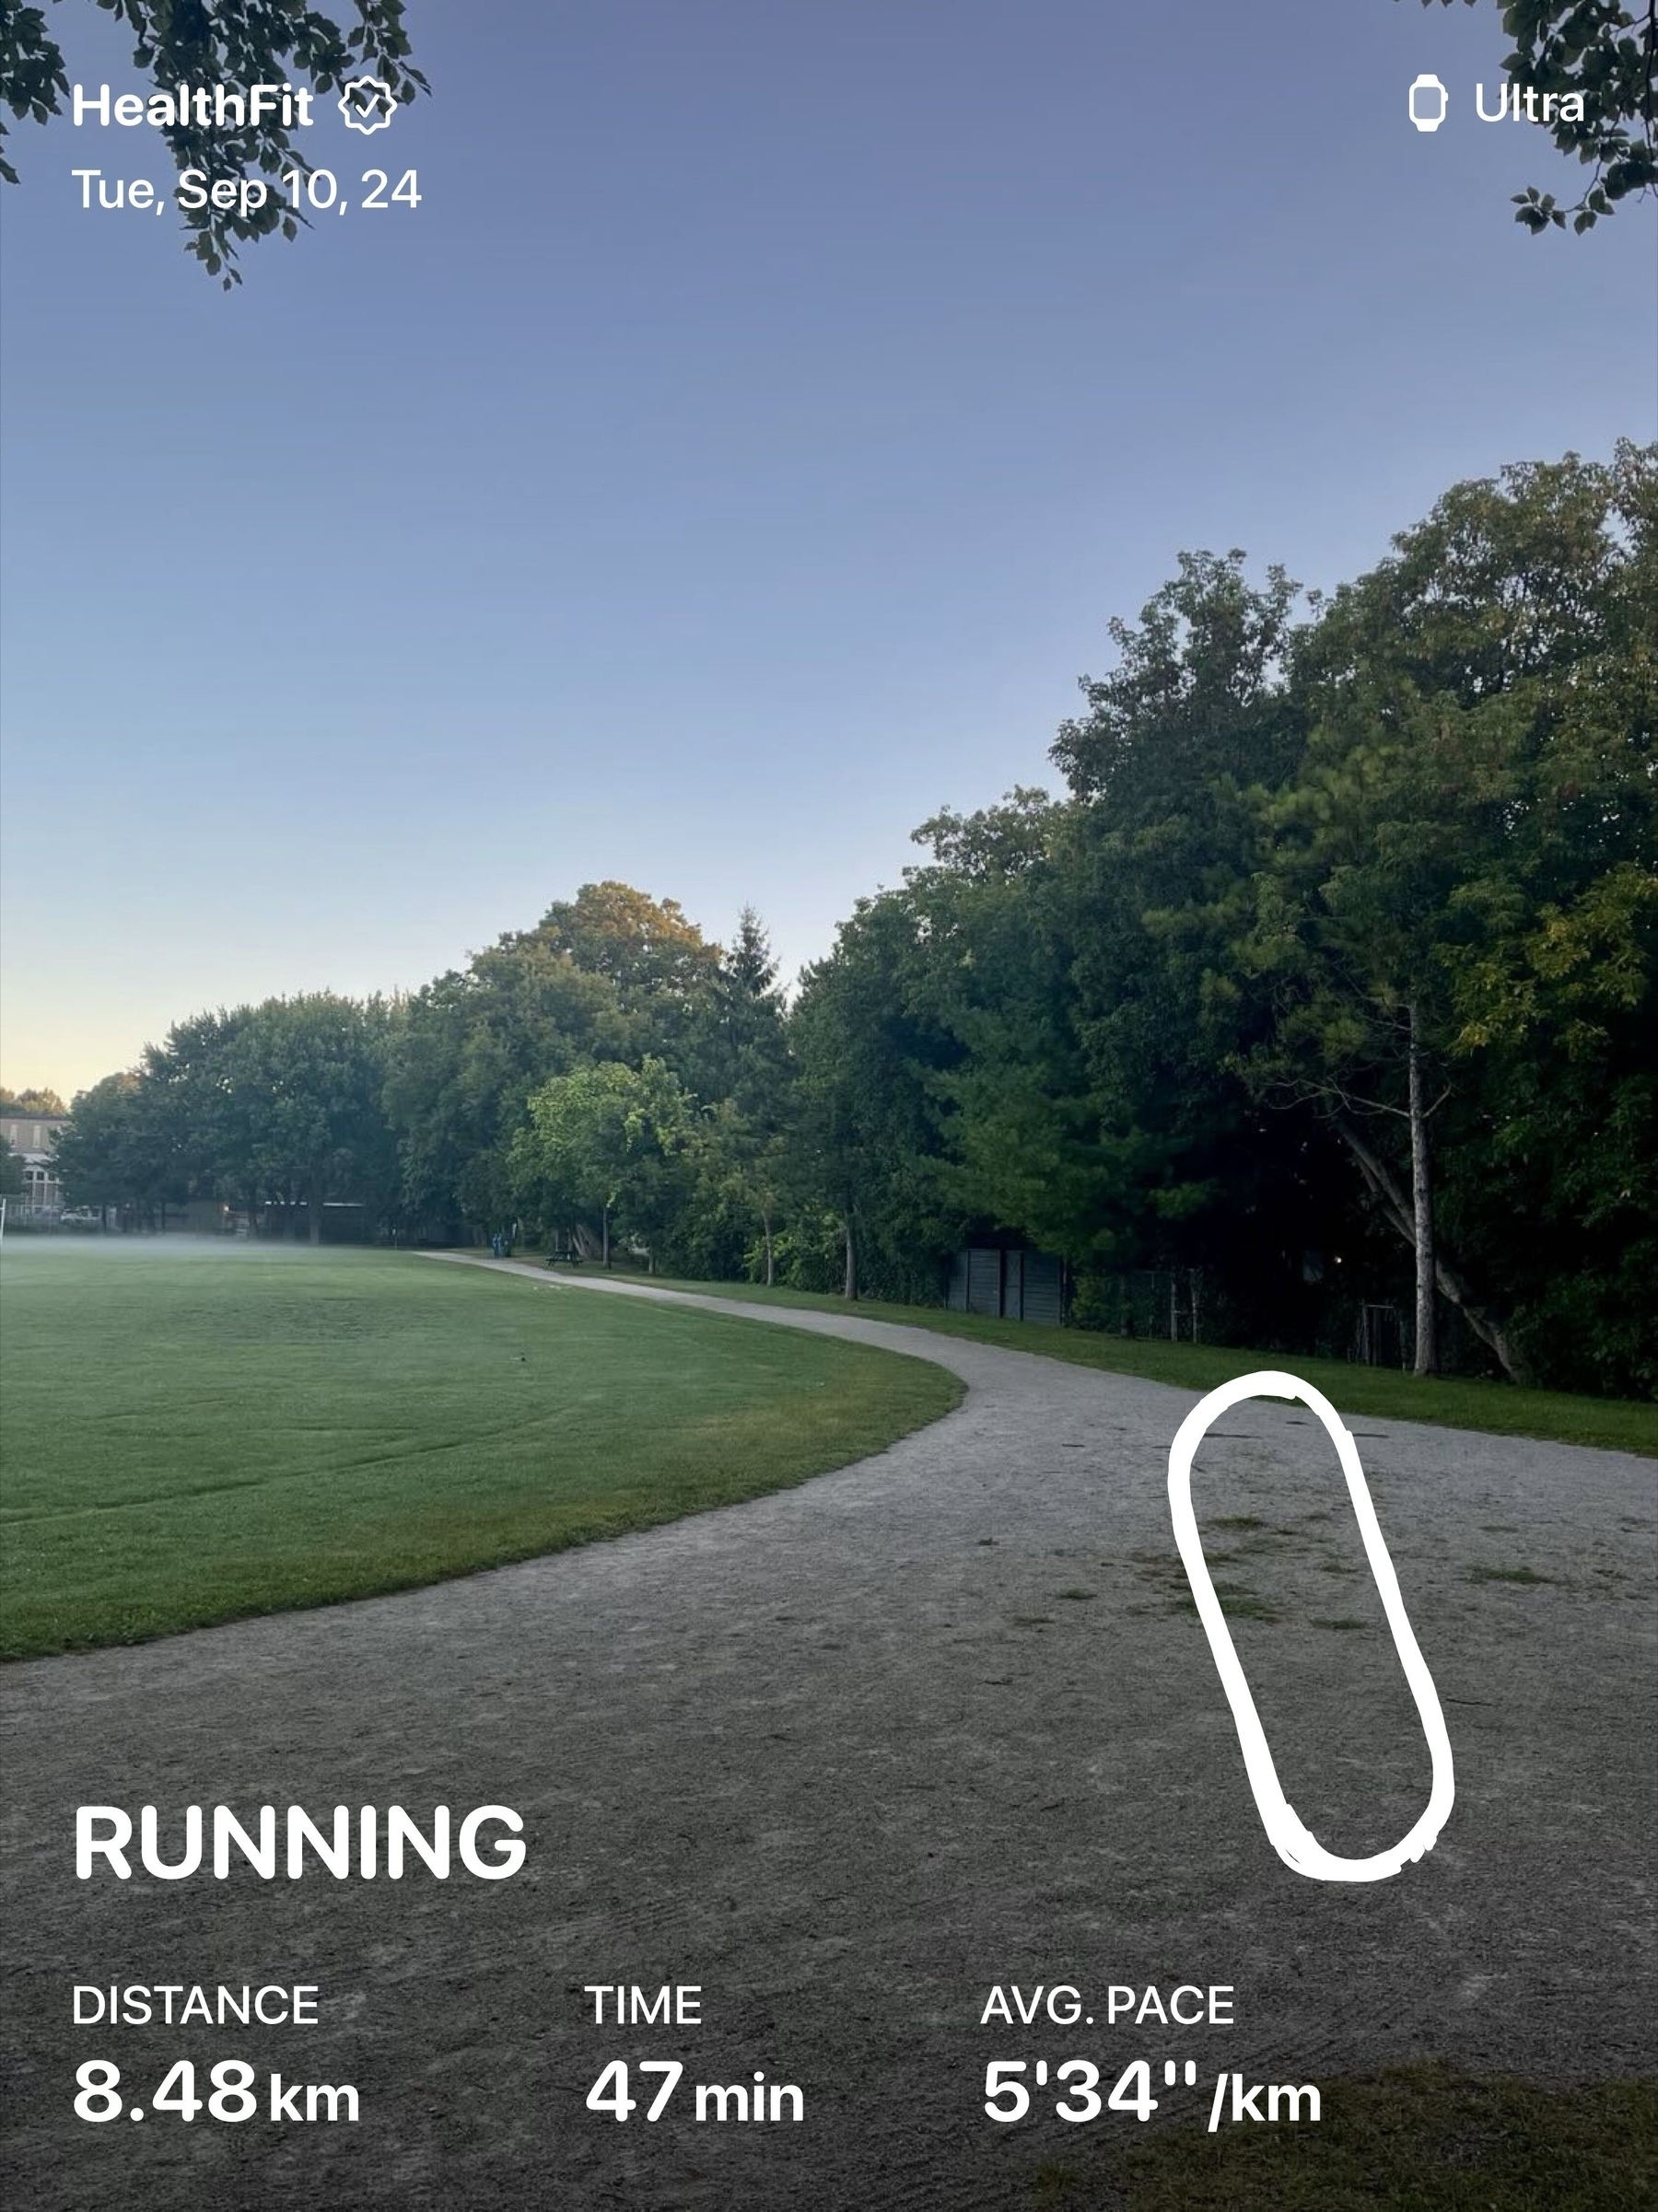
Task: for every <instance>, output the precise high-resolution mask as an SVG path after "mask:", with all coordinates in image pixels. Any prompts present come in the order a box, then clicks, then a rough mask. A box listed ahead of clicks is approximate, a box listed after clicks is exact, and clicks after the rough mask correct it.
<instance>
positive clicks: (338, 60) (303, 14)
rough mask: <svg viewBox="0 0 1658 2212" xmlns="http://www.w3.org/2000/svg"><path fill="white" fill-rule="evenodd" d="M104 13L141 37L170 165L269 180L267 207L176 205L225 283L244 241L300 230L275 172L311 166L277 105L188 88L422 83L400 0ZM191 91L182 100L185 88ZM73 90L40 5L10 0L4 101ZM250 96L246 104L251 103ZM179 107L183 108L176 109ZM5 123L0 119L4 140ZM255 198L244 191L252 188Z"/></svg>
mask: <svg viewBox="0 0 1658 2212" xmlns="http://www.w3.org/2000/svg"><path fill="white" fill-rule="evenodd" d="M97 4H98V6H99V7H100V8H102V9H103V11H104V13H105V14H106V15H111V16H113V17H115V18H116V19H117V21H118V22H121V23H123V24H124V25H125V26H126V28H127V29H129V30H131V31H132V32H133V33H134V37H135V39H136V41H137V42H136V44H135V46H134V50H133V65H134V68H135V69H137V70H139V71H140V72H141V73H142V74H143V76H145V77H146V78H147V79H148V80H149V84H150V87H151V88H152V89H151V92H150V93H149V95H147V96H146V120H148V121H149V122H153V123H156V124H157V125H158V128H159V130H160V134H161V136H162V138H163V139H164V141H165V142H166V145H167V149H168V151H169V154H170V155H171V156H172V158H173V162H174V164H175V166H176V167H177V168H178V169H179V170H180V171H181V172H182V171H183V170H184V169H204V170H205V171H206V172H207V173H208V174H209V175H210V176H212V177H214V178H215V179H219V178H225V177H231V176H237V177H248V176H250V175H251V176H252V177H255V178H258V179H266V180H270V181H269V184H268V186H267V188H266V191H265V197H264V204H263V205H262V206H246V207H244V206H243V205H242V204H238V205H236V206H234V207H230V208H221V207H216V206H215V205H214V204H212V203H211V201H210V202H209V204H207V205H206V206H205V207H204V208H202V209H200V210H197V211H194V212H192V211H191V210H189V209H186V210H184V211H183V215H184V227H185V229H186V230H187V232H189V233H190V239H189V244H188V246H187V248H186V250H187V251H188V252H190V253H193V255H194V256H195V257H196V259H197V260H198V261H199V262H201V263H202V264H203V266H204V268H205V269H206V271H207V273H208V274H209V275H212V276H217V277H219V278H221V280H222V282H223V284H224V286H225V289H226V290H227V291H228V290H229V288H230V286H231V285H235V284H239V283H240V282H241V273H240V271H239V269H238V267H237V265H236V264H237V259H238V253H239V248H240V247H241V246H243V245H245V244H246V243H247V242H248V241H249V240H250V239H261V238H268V237H269V236H270V235H271V233H272V232H273V231H276V230H280V231H281V233H282V235H283V237H284V238H287V239H292V238H297V237H298V227H299V225H300V224H301V223H304V222H305V221H306V220H307V217H306V216H305V215H304V214H303V213H302V212H301V211H300V210H299V209H298V208H296V207H295V206H294V205H293V204H292V202H291V200H290V198H289V195H288V194H287V192H286V190H285V189H284V188H283V187H282V185H281V183H280V181H279V180H280V179H281V178H283V177H284V176H285V175H286V174H287V173H288V172H289V171H290V170H294V169H298V172H299V174H300V175H301V176H302V177H309V175H310V174H311V165H310V163H309V161H308V160H307V158H306V157H305V155H304V153H303V152H302V151H301V150H300V147H299V145H298V142H297V141H296V140H295V138H294V136H293V135H292V132H293V129H294V128H295V127H296V126H295V123H294V122H284V121H283V110H282V108H281V107H280V106H279V105H277V106H274V109H273V111H272V112H271V113H269V114H261V115H260V116H259V117H258V118H257V119H255V118H253V117H251V116H250V115H247V114H246V113H245V112H244V115H243V119H242V120H241V121H239V122H238V121H237V120H236V119H235V115H234V111H231V113H230V114H229V115H228V119H227V120H226V121H225V122H219V121H218V119H217V111H216V106H215V105H214V104H213V103H212V102H211V101H209V103H208V105H207V107H206V109H205V111H202V109H201V108H200V105H199V103H197V102H196V101H195V100H194V99H193V95H194V93H195V92H196V90H197V89H198V88H205V89H206V90H207V91H208V92H209V93H211V92H212V91H213V90H214V89H215V88H216V87H220V86H223V87H225V88H226V89H227V91H230V90H232V89H235V90H239V92H241V93H242V94H244V95H245V93H246V91H247V89H248V87H251V86H253V85H264V86H267V87H270V86H274V87H277V88H278V89H281V88H283V87H300V88H305V89H308V90H309V92H311V93H314V94H317V95H327V94H330V93H337V92H339V91H340V89H341V87H343V86H344V85H345V84H346V83H347V82H348V81H350V80H353V79H356V78H358V77H374V78H377V79H378V80H379V83H381V84H382V85H384V86H385V87H386V88H387V92H388V94H389V96H390V98H391V99H392V100H393V101H395V102H398V103H403V102H406V101H409V100H412V99H414V98H415V96H416V94H417V93H420V92H424V91H426V90H427V89H428V87H427V85H426V79H425V77H424V76H421V74H420V72H419V71H418V70H417V69H415V68H414V67H413V66H412V65H411V64H410V62H409V59H408V56H409V52H410V45H409V40H408V35H407V33H406V32H405V30H404V29H403V16H404V13H405V6H404V0H352V5H353V8H354V11H355V15H356V21H355V22H354V23H352V24H351V25H350V28H349V29H347V28H346V26H345V25H344V24H343V23H341V22H340V21H338V20H336V19H335V17H333V16H331V15H327V14H324V13H323V12H322V10H321V9H320V8H316V7H311V6H307V5H305V0H97ZM181 93H182V94H183V95H185V96H187V97H186V98H185V99H184V100H183V102H182V103H181V99H180V95H181ZM67 99H69V82H68V77H67V75H66V73H65V71H64V55H63V50H62V49H61V47H60V46H59V45H58V43H57V41H56V40H55V39H53V36H52V34H51V31H50V29H49V28H48V23H47V16H46V11H45V9H44V8H43V7H39V6H18V5H16V4H15V0H6V6H5V9H4V22H3V26H0V101H4V103H5V104H6V106H7V107H9V108H10V110H11V111H12V113H13V114H14V115H15V116H17V117H18V119H19V120H31V121H33V122H41V123H43V122H47V121H48V120H49V119H50V118H51V117H52V116H54V115H57V114H60V113H61V112H62V111H63V107H64V102H65V101H66V100H67ZM247 104H251V103H247ZM181 109H182V111H181ZM5 132H6V125H5V124H3V123H0V140H3V139H4V135H5ZM0 177H3V178H4V179H5V180H6V182H7V183H11V184H15V183H16V182H17V181H18V172H17V170H16V169H14V168H13V167H12V166H11V165H10V163H9V162H8V161H6V158H5V157H4V156H3V155H0ZM250 197H251V195H250Z"/></svg>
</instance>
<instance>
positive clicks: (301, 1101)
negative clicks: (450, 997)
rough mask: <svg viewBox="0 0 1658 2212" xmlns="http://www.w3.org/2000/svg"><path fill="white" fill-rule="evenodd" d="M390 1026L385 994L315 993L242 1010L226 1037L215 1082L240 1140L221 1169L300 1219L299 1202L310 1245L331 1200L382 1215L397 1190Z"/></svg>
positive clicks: (229, 1181)
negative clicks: (386, 1092) (389, 1122)
mask: <svg viewBox="0 0 1658 2212" xmlns="http://www.w3.org/2000/svg"><path fill="white" fill-rule="evenodd" d="M385 1028H386V1011H385V1007H384V1006H383V1004H382V1003H381V1002H379V1001H378V1000H370V1001H369V1002H368V1004H367V1005H366V1006H365V1005H359V1004H358V1003H357V1002H356V1001H355V1000H353V999H348V998H340V997H336V996H335V995H334V994H333V992H329V991H318V992H315V993H312V994H310V995H306V996H300V997H296V998H271V999H266V1000H265V1001H264V1003H263V1005H262V1006H258V1007H251V1008H249V1009H246V1010H245V1012H244V1018H243V1019H241V1020H240V1021H239V1023H238V1024H237V1025H236V1028H235V1030H234V1031H233V1032H232V1034H231V1035H230V1037H229V1039H228V1048H227V1050H226V1051H225V1053H224V1054H223V1059H222V1063H221V1067H220V1070H219V1080H220V1081H221V1082H222V1084H223V1086H224V1089H225V1097H226V1105H227V1108H228V1113H227V1116H226V1123H227V1124H228V1127H229V1129H231V1130H232V1131H233V1132H234V1138H233V1144H232V1148H231V1149H230V1150H229V1151H228V1153H221V1154H220V1156H219V1158H217V1159H216V1162H215V1166H216V1170H217V1173H218V1175H219V1177H220V1179H221V1181H222V1182H224V1183H225V1184H226V1185H227V1186H228V1187H239V1188H245V1189H248V1190H251V1191H255V1192H258V1193H261V1194H263V1196H265V1197H267V1198H272V1199H280V1200H281V1201H282V1203H283V1204H284V1205H286V1207H287V1208H288V1209H289V1211H290V1213H291V1214H292V1215H293V1217H295V1218H298V1215H297V1210H296V1209H297V1208H298V1205H301V1204H303V1205H304V1207H305V1213H306V1224H307V1229H308V1233H309V1238H310V1241H311V1242H312V1243H313V1244H320V1243H321V1240H322V1211H323V1207H324V1206H325V1205H327V1204H328V1202H329V1201H330V1200H331V1199H338V1198H343V1197H351V1198H354V1199H356V1201H357V1202H358V1203H364V1204H368V1205H369V1207H370V1210H371V1212H373V1213H374V1214H376V1215H377V1216H378V1215H379V1214H382V1213H383V1212H384V1211H385V1208H386V1205H387V1204H388V1203H389V1201H390V1199H391V1170H392V1154H391V1140H390V1135H389V1132H388V1130H387V1128H386V1124H385V1121H384V1118H383V1115H382V1112H381V1107H380V1093H381V1090H382V1088H383V1086H384V1081H385V1060H384V1036H385Z"/></svg>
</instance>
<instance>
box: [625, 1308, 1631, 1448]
mask: <svg viewBox="0 0 1658 2212" xmlns="http://www.w3.org/2000/svg"><path fill="white" fill-rule="evenodd" d="M638 1279H639V1280H640V1281H645V1280H647V1279H648V1280H649V1281H650V1283H651V1286H652V1287H653V1288H657V1289H662V1290H695V1291H700V1292H703V1293H705V1294H706V1296H708V1297H710V1298H743V1299H747V1300H750V1301H752V1302H753V1304H755V1305H761V1306H795V1307H800V1308H804V1309H805V1310H808V1311H811V1312H814V1313H850V1314H855V1315H858V1317H860V1318H861V1319H862V1320H864V1321H898V1322H901V1323H903V1324H904V1325H905V1327H907V1328H912V1329H935V1330H938V1331H939V1332H940V1333H941V1334H943V1335H946V1336H965V1337H968V1338H970V1339H971V1340H972V1341H973V1342H975V1343H976V1344H985V1345H1007V1346H1008V1348H1009V1349H1010V1350H1011V1351H1015V1352H1034V1353H1036V1354H1038V1355H1039V1356H1041V1357H1043V1358H1045V1359H1067V1360H1069V1361H1071V1362H1072V1363H1073V1364H1074V1365H1075V1366H1078V1367H1084V1368H1104V1369H1105V1370H1106V1371H1107V1372H1108V1373H1110V1374H1114V1375H1138V1376H1142V1377H1143V1378H1144V1379H1145V1380H1147V1381H1149V1382H1169V1383H1173V1384H1174V1385H1175V1386H1176V1387H1177V1388H1178V1389H1181V1390H1189V1391H1212V1390H1214V1389H1216V1388H1217V1387H1218V1386H1219V1385H1220V1383H1222V1382H1230V1381H1231V1380H1232V1378H1233V1377H1234V1376H1236V1375H1248V1374H1251V1373H1253V1372H1254V1371H1255V1369H1256V1368H1288V1369H1289V1371H1290V1374H1292V1375H1299V1376H1300V1377H1301V1378H1302V1381H1303V1382H1310V1383H1312V1384H1313V1386H1314V1389H1316V1390H1321V1391H1323V1392H1324V1394H1325V1397H1326V1398H1328V1399H1329V1401H1330V1403H1332V1404H1333V1405H1334V1406H1336V1407H1337V1410H1338V1411H1339V1412H1341V1413H1342V1414H1343V1415H1354V1414H1363V1415H1371V1416H1372V1417H1380V1418H1381V1419H1383V1420H1392V1421H1430V1422H1434V1423H1437V1424H1438V1426H1440V1427H1442V1428H1474V1429H1481V1430H1484V1431H1485V1432H1486V1433H1487V1434H1488V1435H1491V1436H1499V1437H1540V1438H1543V1439H1544V1440H1545V1441H1546V1442H1548V1443H1554V1444H1594V1445H1600V1446H1602V1447H1604V1448H1605V1449H1606V1450H1609V1451H1633V1452H1640V1453H1642V1454H1644V1455H1645V1456H1646V1457H1648V1458H1658V1405H1648V1404H1642V1403H1640V1402H1639V1401H1636V1400H1632V1399H1627V1398H1580V1397H1577V1396H1575V1395H1573V1394H1571V1393H1570V1392H1568V1391H1522V1390H1516V1389H1515V1388H1514V1387H1513V1385H1512V1383H1506V1382H1471V1381H1465V1380H1461V1379H1460V1378H1452V1377H1446V1378H1443V1379H1442V1380H1437V1381H1419V1380H1417V1378H1416V1377H1415V1376H1414V1375H1400V1374H1396V1373H1395V1372H1394V1370H1393V1369H1392V1368H1364V1367H1358V1366H1355V1365H1353V1364H1351V1363H1350V1362H1349V1361H1347V1360H1344V1359H1314V1358H1311V1357H1309V1356H1307V1355H1306V1354H1305V1353H1301V1352H1258V1351H1247V1350H1245V1351H1235V1350H1230V1349H1228V1348H1227V1347H1226V1346H1224V1345H1173V1344H1162V1343H1160V1342H1158V1341H1157V1340H1156V1339H1155V1338H1151V1337H1135V1336H1101V1335H1096V1334H1095V1333H1093V1331H1092V1330H1088V1329H1045V1328H1039V1327H1037V1326H1036V1325H1035V1324H1034V1323H1033V1322H1031V1321H992V1320H990V1319H989V1318H987V1316H986V1315H983V1314H977V1313H951V1312H948V1311H947V1310H945V1309H944V1308H943V1307H940V1306H894V1305H890V1304H886V1303H884V1302H882V1300H880V1299H877V1298H859V1299H858V1302H857V1304H856V1305H852V1306H848V1305H847V1301H846V1299H845V1298H831V1297H822V1296H819V1295H817V1294H816V1293H814V1292H811V1291H805V1290H765V1289H763V1288H762V1287H761V1286H759V1285H758V1284H754V1283H691V1282H681V1281H678V1280H676V1279H670V1278H665V1277H660V1276H652V1277H649V1278H646V1277H643V1276H641V1277H639V1278H638Z"/></svg>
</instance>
